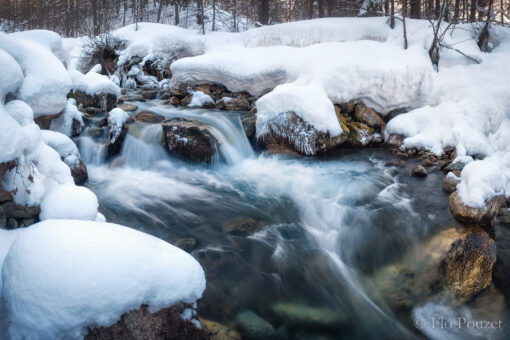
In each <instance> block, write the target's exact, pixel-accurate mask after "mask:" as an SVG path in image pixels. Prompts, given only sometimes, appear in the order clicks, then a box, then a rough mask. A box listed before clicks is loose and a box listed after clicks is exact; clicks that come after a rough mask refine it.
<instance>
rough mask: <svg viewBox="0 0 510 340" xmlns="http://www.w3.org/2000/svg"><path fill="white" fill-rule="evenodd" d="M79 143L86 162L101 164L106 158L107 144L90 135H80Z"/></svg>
mask: <svg viewBox="0 0 510 340" xmlns="http://www.w3.org/2000/svg"><path fill="white" fill-rule="evenodd" d="M77 144H78V149H79V150H80V155H81V159H82V160H83V162H84V163H85V164H93V165H100V164H102V163H104V161H105V160H106V145H105V144H101V143H98V142H96V141H94V140H93V139H92V138H91V137H88V136H82V137H79V138H78V141H77Z"/></svg>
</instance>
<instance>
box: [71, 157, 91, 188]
mask: <svg viewBox="0 0 510 340" xmlns="http://www.w3.org/2000/svg"><path fill="white" fill-rule="evenodd" d="M70 168H71V176H73V179H74V183H75V184H76V185H82V184H84V183H85V182H87V180H88V178H89V174H88V171H87V166H86V165H85V163H83V161H82V160H81V159H80V160H78V161H77V162H76V163H75V165H74V166H71V167H70Z"/></svg>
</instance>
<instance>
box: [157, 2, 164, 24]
mask: <svg viewBox="0 0 510 340" xmlns="http://www.w3.org/2000/svg"><path fill="white" fill-rule="evenodd" d="M162 9H163V0H159V7H158V17H157V19H156V22H158V23H159V21H160V20H161V10H162Z"/></svg>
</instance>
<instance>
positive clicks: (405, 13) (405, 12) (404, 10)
mask: <svg viewBox="0 0 510 340" xmlns="http://www.w3.org/2000/svg"><path fill="white" fill-rule="evenodd" d="M406 15H407V0H403V1H402V25H403V29H404V50H407V27H406Z"/></svg>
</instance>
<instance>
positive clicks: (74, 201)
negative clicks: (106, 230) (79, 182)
mask: <svg viewBox="0 0 510 340" xmlns="http://www.w3.org/2000/svg"><path fill="white" fill-rule="evenodd" d="M98 205H99V204H98V201H97V197H96V195H95V194H94V193H93V192H92V191H90V190H89V189H87V188H85V187H79V186H74V185H62V186H58V187H56V188H55V189H53V190H51V191H50V192H49V193H48V194H47V195H46V196H45V197H44V200H43V201H42V203H41V215H40V219H41V220H50V219H59V220H63V219H73V220H84V221H95V220H96V217H97V214H98V212H97V208H98Z"/></svg>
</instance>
